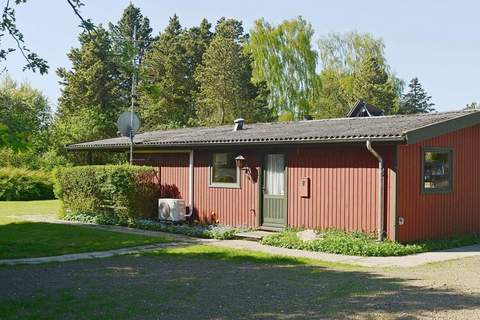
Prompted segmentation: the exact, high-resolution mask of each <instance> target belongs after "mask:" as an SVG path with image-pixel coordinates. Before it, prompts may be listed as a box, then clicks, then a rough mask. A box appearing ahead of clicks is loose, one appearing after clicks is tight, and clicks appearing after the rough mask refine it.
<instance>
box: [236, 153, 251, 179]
mask: <svg viewBox="0 0 480 320" xmlns="http://www.w3.org/2000/svg"><path fill="white" fill-rule="evenodd" d="M235 164H236V166H237V168H239V169H240V170H244V171H245V173H246V174H248V176H250V175H251V173H252V170H251V169H250V167H249V166H248V165H247V161H246V160H245V157H244V156H242V155H239V156H238V157H236V158H235Z"/></svg>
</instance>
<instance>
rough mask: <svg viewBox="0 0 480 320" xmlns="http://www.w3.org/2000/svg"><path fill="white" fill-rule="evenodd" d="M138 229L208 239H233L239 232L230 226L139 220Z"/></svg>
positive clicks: (135, 224)
mask: <svg viewBox="0 0 480 320" xmlns="http://www.w3.org/2000/svg"><path fill="white" fill-rule="evenodd" d="M133 226H134V227H136V228H140V229H145V230H154V231H163V232H170V233H177V234H184V235H187V236H191V237H198V238H208V239H222V240H227V239H233V238H234V237H235V234H236V233H237V232H238V230H237V229H235V228H233V227H230V226H221V225H206V224H181V225H174V224H168V223H164V222H160V221H154V220H146V219H137V220H135V223H134V225H133Z"/></svg>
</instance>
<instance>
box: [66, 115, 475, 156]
mask: <svg viewBox="0 0 480 320" xmlns="http://www.w3.org/2000/svg"><path fill="white" fill-rule="evenodd" d="M479 115H480V112H476V111H465V110H463V111H452V112H438V113H429V114H417V115H395V116H378V117H365V118H337V119H323V120H307V121H292V122H275V123H254V124H248V123H247V124H245V126H244V129H243V130H240V131H233V124H232V125H226V126H219V127H212V128H208V127H197V128H182V129H173V130H164V131H151V132H145V133H140V134H137V136H135V138H134V142H135V146H136V147H145V148H147V147H154V146H159V147H182V146H184V147H188V146H201V145H225V144H235V145H258V144H276V143H292V144H295V143H326V142H337V143H340V142H362V141H363V142H364V141H366V140H371V141H372V142H375V141H377V142H381V141H383V142H385V141H393V142H400V143H401V142H408V134H409V133H410V132H415V131H419V130H422V129H425V128H429V127H433V126H435V125H437V124H442V126H443V127H445V126H446V125H448V124H449V122H451V121H452V120H453V121H456V122H459V121H460V122H462V119H464V118H469V120H468V121H470V123H471V122H472V121H473V120H472V119H470V118H474V119H475V121H478V120H477V119H478V118H479V117H478V116H479ZM472 116H474V117H472ZM468 121H467V122H468ZM463 122H465V121H463ZM469 125H471V124H469ZM465 126H466V125H465ZM457 129H458V128H457ZM450 131H451V130H450ZM128 146H129V139H128V138H126V137H117V138H111V139H105V140H97V141H91V142H83V143H77V144H71V145H68V146H67V149H69V150H82V149H84V150H89V149H125V148H126V147H128Z"/></svg>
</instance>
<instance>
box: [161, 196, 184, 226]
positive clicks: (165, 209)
mask: <svg viewBox="0 0 480 320" xmlns="http://www.w3.org/2000/svg"><path fill="white" fill-rule="evenodd" d="M185 218H186V206H185V200H182V199H158V219H160V220H166V221H171V222H182V221H185Z"/></svg>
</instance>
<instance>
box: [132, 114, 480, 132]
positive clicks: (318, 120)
mask: <svg viewBox="0 0 480 320" xmlns="http://www.w3.org/2000/svg"><path fill="white" fill-rule="evenodd" d="M474 111H475V110H465V109H463V110H450V111H438V112H429V113H413V114H392V115H384V116H374V117H353V118H349V117H338V118H322V119H312V120H292V121H276V122H273V121H272V122H252V123H248V122H247V123H245V127H246V128H247V129H248V127H249V126H257V125H277V124H292V123H311V122H322V121H325V122H328V121H345V120H349V121H350V120H351V121H368V120H373V119H382V118H406V117H424V116H431V115H441V114H450V113H471V112H474ZM230 126H232V131H233V124H232V125H229V124H223V125H218V126H213V127H209V126H196V127H181V128H170V129H160V130H151V131H144V132H140V133H138V134H146V133H156V132H165V131H178V130H183V129H217V128H223V127H225V128H228V127H230Z"/></svg>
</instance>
